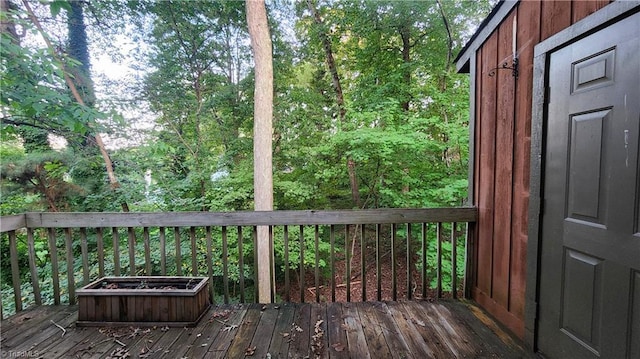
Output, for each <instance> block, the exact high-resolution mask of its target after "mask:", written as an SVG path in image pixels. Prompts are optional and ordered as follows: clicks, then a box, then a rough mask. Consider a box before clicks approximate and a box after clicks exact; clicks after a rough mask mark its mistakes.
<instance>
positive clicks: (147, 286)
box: [76, 277, 210, 327]
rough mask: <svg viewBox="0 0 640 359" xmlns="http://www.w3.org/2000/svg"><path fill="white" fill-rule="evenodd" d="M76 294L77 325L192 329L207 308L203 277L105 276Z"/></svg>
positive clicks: (206, 283)
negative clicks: (186, 327)
mask: <svg viewBox="0 0 640 359" xmlns="http://www.w3.org/2000/svg"><path fill="white" fill-rule="evenodd" d="M77 295H78V321H77V322H76V325H78V326H105V325H106V326H120V325H123V326H128V325H135V326H156V325H157V326H172V327H183V326H195V325H196V324H197V323H198V321H199V320H200V318H201V317H202V316H204V314H205V313H206V311H207V309H208V308H209V305H210V303H209V282H208V278H206V277H104V278H101V279H99V280H97V281H95V282H93V283H91V284H89V285H87V286H85V287H83V288H82V289H78V291H77Z"/></svg>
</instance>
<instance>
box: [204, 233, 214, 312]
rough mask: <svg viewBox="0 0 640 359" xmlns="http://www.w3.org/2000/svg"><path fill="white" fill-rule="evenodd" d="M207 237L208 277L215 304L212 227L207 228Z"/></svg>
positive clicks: (212, 300) (212, 299) (210, 292)
mask: <svg viewBox="0 0 640 359" xmlns="http://www.w3.org/2000/svg"><path fill="white" fill-rule="evenodd" d="M205 231H206V237H207V275H208V276H209V296H210V297H211V302H212V303H213V302H214V299H215V292H214V288H213V238H212V237H211V226H207V227H205Z"/></svg>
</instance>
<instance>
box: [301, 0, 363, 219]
mask: <svg viewBox="0 0 640 359" xmlns="http://www.w3.org/2000/svg"><path fill="white" fill-rule="evenodd" d="M307 5H308V7H309V11H311V14H312V15H313V19H314V22H315V23H316V25H317V26H318V30H319V35H320V41H321V42H322V47H323V48H324V54H325V61H326V63H327V67H328V68H329V72H330V73H331V80H332V84H333V91H334V92H335V93H336V104H337V105H338V115H339V117H338V118H339V121H340V127H342V124H343V123H344V120H345V117H346V114H347V109H346V108H345V106H344V94H343V92H342V85H341V84H340V76H338V68H337V66H336V61H335V59H334V57H333V50H332V48H331V41H330V40H329V36H327V34H326V33H325V31H324V24H323V22H322V18H321V17H320V14H319V13H318V10H317V9H316V7H315V4H314V2H313V0H307ZM347 173H348V174H349V184H350V186H351V200H352V201H353V204H354V205H355V206H356V207H358V208H360V206H361V201H360V188H359V186H358V176H357V174H356V162H355V161H354V160H353V158H351V157H349V158H347Z"/></svg>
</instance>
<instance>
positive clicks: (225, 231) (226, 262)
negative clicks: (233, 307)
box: [222, 226, 229, 304]
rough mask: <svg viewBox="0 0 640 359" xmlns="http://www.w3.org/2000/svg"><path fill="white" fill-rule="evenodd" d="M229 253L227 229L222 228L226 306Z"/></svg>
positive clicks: (223, 281) (225, 301)
mask: <svg viewBox="0 0 640 359" xmlns="http://www.w3.org/2000/svg"><path fill="white" fill-rule="evenodd" d="M228 254H229V252H228V248H227V227H226V226H222V286H223V287H224V304H229V259H228V258H227V256H228Z"/></svg>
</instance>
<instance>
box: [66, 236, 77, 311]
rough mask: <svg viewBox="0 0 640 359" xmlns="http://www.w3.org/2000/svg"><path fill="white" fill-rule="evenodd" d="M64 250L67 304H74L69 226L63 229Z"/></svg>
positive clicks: (71, 241)
mask: <svg viewBox="0 0 640 359" xmlns="http://www.w3.org/2000/svg"><path fill="white" fill-rule="evenodd" d="M64 237H65V250H66V257H67V258H66V260H67V293H69V304H71V305H74V304H76V281H75V278H74V274H75V273H74V268H73V267H74V266H73V236H72V233H71V228H65V229H64Z"/></svg>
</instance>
